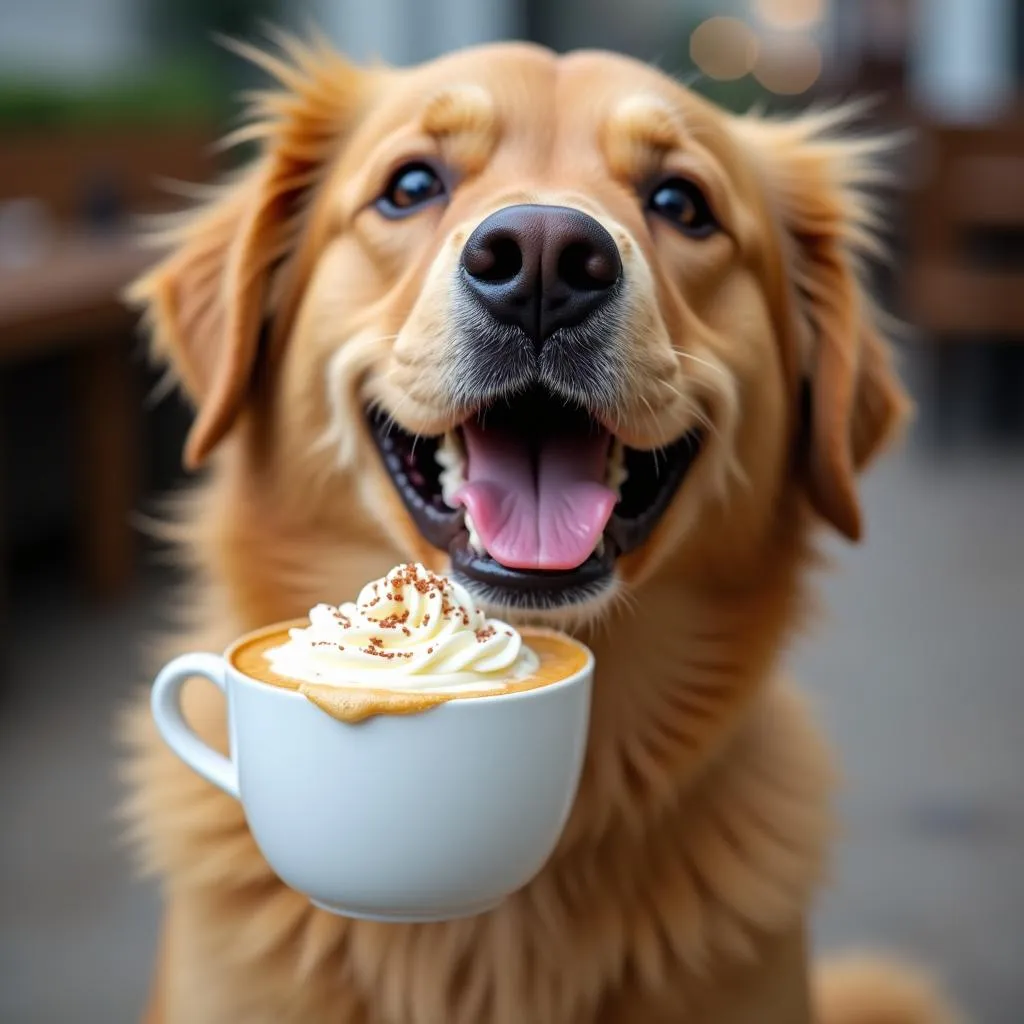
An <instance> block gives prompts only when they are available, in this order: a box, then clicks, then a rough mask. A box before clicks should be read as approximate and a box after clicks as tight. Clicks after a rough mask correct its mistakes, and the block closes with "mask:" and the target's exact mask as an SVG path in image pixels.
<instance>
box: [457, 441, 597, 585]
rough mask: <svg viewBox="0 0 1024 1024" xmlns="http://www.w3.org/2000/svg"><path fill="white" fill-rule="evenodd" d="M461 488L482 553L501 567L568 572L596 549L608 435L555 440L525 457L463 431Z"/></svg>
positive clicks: (524, 450)
mask: <svg viewBox="0 0 1024 1024" xmlns="http://www.w3.org/2000/svg"><path fill="white" fill-rule="evenodd" d="M464 433H465V438H466V448H467V456H468V466H467V470H466V477H467V482H466V483H465V484H464V485H463V486H462V487H460V488H459V490H458V492H457V493H456V494H455V499H454V500H455V502H456V503H457V504H460V505H465V506H466V508H467V509H468V511H469V514H470V515H471V516H472V517H473V522H474V524H475V525H476V530H477V533H478V534H479V535H480V539H481V541H483V545H484V547H485V548H486V549H487V553H488V554H489V555H490V556H491V558H493V559H494V560H495V561H496V562H500V563H501V564H502V565H504V566H506V567H507V568H509V569H575V568H576V567H577V566H578V565H582V564H583V563H584V562H585V561H586V560H587V557H588V556H589V555H590V553H591V552H592V551H593V550H594V547H595V546H596V545H597V542H598V539H599V538H600V536H601V534H602V532H603V531H604V528H605V526H606V525H607V523H608V519H609V518H610V517H611V514H612V509H613V508H614V507H615V501H616V498H615V493H614V492H613V491H611V490H610V489H609V488H607V487H605V486H604V483H603V480H604V473H605V465H606V463H607V459H608V435H607V434H601V435H599V436H597V437H561V438H557V439H555V440H550V441H544V442H542V443H541V445H540V448H539V450H537V451H536V452H535V453H531V450H530V447H529V445H528V444H527V443H526V442H525V441H523V440H520V439H519V438H516V437H513V436H511V435H508V434H502V433H498V432H495V431H490V430H488V431H484V430H481V429H480V428H479V427H478V426H476V425H472V426H471V425H469V424H467V425H466V426H465V427H464Z"/></svg>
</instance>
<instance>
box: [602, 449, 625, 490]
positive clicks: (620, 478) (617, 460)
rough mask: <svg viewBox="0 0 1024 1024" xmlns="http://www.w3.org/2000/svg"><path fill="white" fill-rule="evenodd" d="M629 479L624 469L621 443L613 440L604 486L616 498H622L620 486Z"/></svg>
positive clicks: (623, 450)
mask: <svg viewBox="0 0 1024 1024" xmlns="http://www.w3.org/2000/svg"><path fill="white" fill-rule="evenodd" d="M628 477H629V471H628V470H627V469H626V452H625V449H624V448H623V447H622V442H621V441H620V440H619V439H618V438H615V439H614V440H613V441H612V447H611V451H609V453H608V468H607V471H606V472H605V484H606V485H607V486H608V487H609V488H610V489H611V490H613V491H614V492H615V496H616V497H617V498H621V497H622V485H623V484H624V483H625V482H626V480H627V479H628Z"/></svg>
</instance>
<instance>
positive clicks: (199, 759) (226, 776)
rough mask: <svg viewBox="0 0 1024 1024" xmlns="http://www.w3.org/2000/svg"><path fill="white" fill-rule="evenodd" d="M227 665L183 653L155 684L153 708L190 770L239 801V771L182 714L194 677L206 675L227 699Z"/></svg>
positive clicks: (215, 658)
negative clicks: (189, 681) (187, 688)
mask: <svg viewBox="0 0 1024 1024" xmlns="http://www.w3.org/2000/svg"><path fill="white" fill-rule="evenodd" d="M225 671H226V666H225V664H224V659H223V658H221V657H219V656H218V655H216V654H183V655H181V656H180V657H178V658H175V659H174V660H173V661H171V662H168V664H166V665H165V666H164V667H163V668H162V669H161V670H160V674H159V675H158V676H157V677H156V679H155V680H154V682H153V691H152V694H151V695H150V706H151V707H152V709H153V718H154V720H155V721H156V727H157V729H158V730H159V732H160V735H161V736H162V737H163V738H164V742H165V743H166V744H167V745H168V746H169V747H170V748H171V750H173V751H174V753H175V754H177V755H178V757H180V758H181V759H182V761H184V762H185V764H187V765H188V766H189V768H191V769H192V770H193V771H195V772H198V773H199V774H200V775H202V777H203V778H204V779H206V780H207V781H208V782H212V783H213V784H214V785H215V786H217V787H218V788H219V789H222V790H224V792H225V793H227V794H228V796H233V797H234V798H235V799H236V800H238V799H240V797H239V795H238V769H237V768H236V767H235V764H234V763H233V762H232V761H231V759H230V758H228V757H225V756H224V755H223V754H221V753H220V752H219V751H216V750H214V749H213V747H210V746H208V745H207V744H206V743H204V742H203V741H202V740H201V739H200V738H199V737H198V736H197V735H196V733H195V732H194V731H193V730H192V728H191V727H190V726H189V724H188V722H186V721H185V717H184V715H183V714H182V713H181V688H182V686H184V684H185V681H186V680H187V679H190V678H191V677H192V676H203V678H205V679H209V680H210V682H211V683H213V684H214V685H215V686H217V687H218V688H219V689H220V690H221V692H222V693H224V694H225V696H227V689H226V686H227V681H226V678H225Z"/></svg>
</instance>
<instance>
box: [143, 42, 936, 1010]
mask: <svg viewBox="0 0 1024 1024" xmlns="http://www.w3.org/2000/svg"><path fill="white" fill-rule="evenodd" d="M278 42H279V45H280V52H273V53H271V52H265V51H263V50H258V49H255V48H252V47H250V46H249V45H247V44H238V46H237V48H238V49H239V51H240V52H242V53H243V54H244V55H246V56H247V57H249V58H250V59H252V60H253V61H254V62H255V63H256V64H257V65H259V66H260V67H262V68H264V69H265V70H266V71H268V72H269V73H270V74H271V75H272V76H274V77H275V78H276V79H277V80H278V82H279V84H280V88H275V89H274V90H271V91H267V92H263V93H259V94H257V95H256V97H255V98H254V99H253V101H252V108H251V111H250V114H251V116H250V117H249V119H248V120H247V121H246V122H245V125H244V127H242V128H241V129H239V130H237V131H236V132H235V133H234V134H233V135H232V136H230V137H229V140H228V142H229V143H250V144H255V145H256V146H257V147H258V149H259V155H258V156H257V157H256V158H255V159H254V161H253V162H252V163H251V164H249V165H248V166H247V167H246V168H245V169H244V170H243V171H242V172H241V173H240V174H238V175H237V176H236V177H234V178H233V179H231V180H230V181H228V182H227V183H225V184H224V185H223V186H221V187H220V188H218V189H217V191H216V193H215V194H214V195H212V196H211V197H209V198H208V199H207V200H206V201H205V202H203V203H202V204H201V205H200V206H199V208H198V209H195V210H191V211H188V212H186V213H185V214H183V215H182V216H180V217H179V218H178V219H176V220H175V221H174V222H173V223H172V224H170V225H169V227H168V228H167V229H166V231H165V232H164V233H163V234H162V236H161V238H160V242H161V244H163V245H165V246H166V247H167V251H166V254H165V255H164V256H163V257H162V259H161V261H160V262H158V263H157V264H156V265H155V266H154V268H153V269H152V270H150V271H149V272H148V273H146V274H145V275H144V276H143V277H142V278H141V279H140V280H139V281H137V282H136V283H135V284H134V285H133V286H132V288H131V290H130V292H129V299H130V301H132V302H133V303H135V304H136V305H138V306H139V307H140V308H142V309H143V310H144V311H145V316H146V318H147V320H148V324H149V327H150V329H151V333H152V339H153V350H154V352H155V354H156V356H157V357H158V358H159V359H160V360H161V361H163V362H164V363H166V364H167V365H168V366H169V367H170V369H171V372H173V374H174V376H175V378H176V379H177V380H178V381H180V382H181V384H182V386H183V388H184V389H185V391H186V392H187V394H188V395H189V396H191V398H192V400H193V401H194V403H195V406H196V409H197V413H196V418H195V421H194V424H193V426H192V428H191V432H190V434H189V436H188V439H187V442H186V448H185V460H186V463H187V464H188V465H189V466H191V467H193V468H196V467H199V466H200V465H201V464H203V463H209V470H208V472H207V474H206V476H205V479H204V481H203V483H202V484H201V486H199V487H198V488H197V489H196V490H194V491H193V492H190V494H189V495H188V496H187V497H186V498H184V499H182V508H181V509H179V510H178V512H177V513H176V515H175V517H174V522H173V525H172V526H170V527H169V528H168V529H169V531H170V535H171V536H172V539H174V540H175V541H176V542H177V543H178V544H179V546H180V548H181V550H182V551H183V553H184V556H185V557H186V558H187V559H188V560H189V563H190V565H191V566H192V569H193V577H194V580H195V582H194V583H193V584H192V585H191V586H190V588H189V589H188V591H187V593H186V594H185V596H184V597H183V599H182V602H181V605H182V609H183V611H184V612H185V613H186V614H187V622H186V623H185V624H184V628H183V630H182V632H181V633H179V634H178V635H176V636H175V637H173V638H172V639H171V640H170V641H169V644H168V653H177V652H179V651H181V650H183V649H210V650H221V649H223V648H224V647H225V646H226V645H227V643H228V642H230V641H231V640H232V639H233V638H234V637H236V636H237V635H239V634H241V633H242V632H244V631H247V630H250V629H252V628H256V627H260V626H263V625H266V624H269V623H272V622H275V621H278V620H284V619H290V618H294V617H296V616H301V615H303V614H304V613H305V612H306V611H307V610H308V609H309V608H310V607H311V605H313V604H314V603H316V602H318V601H324V600H329V601H341V600H346V599H349V598H351V597H352V596H353V595H354V594H355V593H356V592H357V591H358V589H359V588H360V587H361V585H362V584H363V583H365V582H366V581H367V580H369V579H373V578H376V577H378V576H380V575H382V574H383V573H384V572H386V571H387V570H388V569H389V568H390V567H391V566H392V565H394V564H396V563H397V562H400V561H420V562H423V563H425V564H426V565H428V566H429V567H430V568H432V569H433V570H435V571H439V572H446V573H451V574H452V575H453V576H454V577H455V578H456V579H458V580H459V582H461V583H462V584H463V585H465V586H466V587H468V588H469V590H470V591H471V592H472V593H473V594H474V595H476V597H477V598H478V599H479V600H480V601H482V602H485V604H486V606H487V607H488V609H489V610H491V611H492V612H494V613H500V614H501V615H502V616H504V617H507V618H508V619H509V620H510V621H525V622H539V623H542V624H551V625H555V626H558V627H560V628H563V629H566V630H569V631H571V632H573V633H574V634H575V635H577V636H579V637H580V638H581V639H583V640H584V641H585V642H586V643H587V644H588V645H590V646H591V647H592V649H593V650H594V651H595V653H596V658H597V666H598V668H597V677H596V682H595V693H594V704H593V712H592V722H591V729H590V737H589V745H588V753H587V757H586V763H585V766H584V772H583V778H582V782H581V787H580V791H579V794H578V797H577V799H576V802H575V805H574V807H573V810H572V813H571V816H570V819H569V822H568V825H567V827H566V829H565V832H564V835H563V836H562V838H561V840H560V843H559V845H558V848H557V850H556V852H555V854H554V855H553V857H552V859H551V860H550V861H549V863H548V864H547V865H546V866H545V867H544V869H543V870H542V872H541V873H540V875H539V876H538V877H537V878H536V879H535V880H534V881H533V882H532V883H530V884H529V885H528V886H527V887H526V888H525V889H524V890H522V891H520V892H518V893H517V894H515V895H513V896H511V897H509V898H508V899H507V900H506V901H505V903H503V904H502V905H501V906H500V907H499V908H498V909H496V910H494V911H492V912H490V913H487V914H483V915H480V916H478V917H474V918H469V919H464V920H456V921H451V922H444V923H438V924H411V925H397V924H390V925H389V924H380V923H374V922H368V921H354V920H348V919H344V918H341V917H336V916H332V915H329V914H326V913H324V912H322V911H320V910H317V909H315V908H314V907H312V906H311V905H310V904H309V903H308V902H307V900H306V899H305V898H304V897H303V896H301V895H300V894H298V893H296V892H294V891H292V890H290V889H288V888H287V887H286V886H285V885H284V884H283V883H281V882H280V881H279V880H278V879H277V878H276V877H275V876H274V875H273V874H272V872H271V871H270V869H269V868H268V866H267V864H266V863H265V862H264V860H263V858H262V857H261V855H260V853H259V851H258V849H257V847H256V845H255V844H254V842H253V839H252V838H251V836H250V834H249V832H248V831H247V828H246V824H245V819H244V816H243V812H242V810H241V808H240V806H239V805H238V804H237V803H235V802H233V801H232V800H231V799H230V798H228V797H226V796H225V795H224V794H222V793H221V792H220V791H218V790H216V789H215V788H214V787H212V786H210V785H208V784H207V783H206V782H204V781H203V780H201V779H200V778H199V777H197V776H196V775H194V774H192V773H191V772H190V771H189V770H188V769H187V768H185V767H184V766H183V765H182V764H181V763H180V762H178V761H177V760H176V759H175V757H174V756H173V755H172V754H170V753H169V752H168V751H167V750H166V749H165V748H164V746H163V744H162V743H161V742H160V740H159V738H158V736H157V734H156V732H155V729H154V726H153V724H152V722H151V719H150V715H149V712H148V706H147V705H146V704H145V702H144V701H143V700H141V699H140V700H139V702H138V704H137V706H135V707H134V708H132V709H131V710H130V711H129V713H128V715H127V719H126V735H127V737H128V741H129V743H130V747H131V751H130V755H129V757H128V759H127V779H128V786H129V796H128V799H127V809H128V814H129V818H130V822H131V831H132V835H133V837H134V839H135V840H136V842H137V844H138V847H139V849H140V851H141V857H142V860H143V863H144V866H145V867H146V868H147V869H148V870H150V871H152V872H153V873H155V874H156V875H157V876H158V877H159V878H160V879H161V882H162V886H163V894H164V901H165V914H164V922H163V928H162V936H161V942H160V952H159V959H158V964H157V969H156V977H155V980H154V986H153V993H152V999H151V1003H150V1006H149V1009H148V1011H147V1017H146V1019H147V1020H149V1021H152V1022H157V1021H159V1022H187V1024H226V1022H231V1024H235V1022H245V1024H259V1022H264V1021H265V1022H273V1024H285V1022H288V1021H292V1022H302V1024H318V1022H328V1021H329V1022H332V1024H338V1022H344V1024H662V1022H664V1024H668V1022H673V1024H675V1022H680V1024H804V1022H810V1021H815V1022H817V1024H949V1022H951V1021H953V1020H954V1016H955V1014H954V1011H953V1009H952V1007H950V1006H947V1005H946V1003H945V1000H944V998H943V996H942V994H941V993H940V991H939V990H938V988H937V987H936V986H933V985H932V984H931V983H930V982H929V981H928V979H926V978H924V977H923V976H922V975H920V974H917V973H915V972H913V971H910V970H907V969H904V968H902V967H900V966H899V965H898V964H895V963H892V962H889V961H886V960H884V959H879V960H871V959H870V958H868V959H863V960H860V959H851V960H847V961H845V962H840V963H838V964H835V965H832V966H826V967H825V968H823V969H821V970H815V971H812V970H811V969H810V968H809V967H808V950H807V938H806V935H807V932H806V920H807V915H808V911H809V908H810V907H811V905H812V900H813V897H814V894H815V891H816V889H817V887H818V885H819V884H820V882H821V881H822V877H823V872H824V871H825V868H826V864H827V860H828V853H829V848H830V844H831V835H832V814H831V794H832V788H833V776H832V768H831V765H830V758H829V751H828V748H827V745H826V744H825V742H824V741H823V740H822V738H821V736H820V735H819V731H818V729H817V727H816V725H815V723H814V721H813V719H812V716H811V715H810V714H809V713H808V711H807V709H806V708H805V706H804V704H803V703H802V701H801V699H800V697H799V695H798V693H797V691H796V690H795V689H794V687H793V686H792V685H791V684H790V683H789V682H788V681H787V679H786V678H785V675H784V673H783V672H782V670H781V668H780V665H779V662H780V652H781V651H782V650H783V648H784V646H785V644H786V642H787V641H788V640H789V639H790V638H791V637H792V636H793V634H794V633H795V632H796V631H797V630H799V629H801V628H803V627H804V626H805V625H806V622H807V617H808V613H809V612H810V611H811V610H812V609H813V596H812V593H811V589H810V580H809V576H810V575H811V573H812V571H813V570H814V568H815V566H816V565H817V564H818V557H817V554H816V542H817V540H818V538H819V536H820V534H821V533H822V531H825V530H833V531H838V532H839V533H840V534H841V535H843V536H844V537H846V538H848V539H849V540H851V541H855V540H858V539H859V538H860V536H861V533H862V517H861V511H860V507H859V505H858V498H857V484H856V479H857V476H858V474H859V472H860V471H861V470H862V469H863V468H864V467H865V466H866V465H867V464H868V463H869V462H870V461H871V460H872V459H873V458H874V457H875V456H876V455H877V454H878V453H879V452H881V451H882V449H883V448H884V447H885V445H886V444H887V443H888V442H889V441H890V440H892V439H893V438H894V437H896V436H898V433H899V429H900V427H901V425H902V423H903V422H904V420H905V418H906V416H907V413H908V409H909V405H908V400H907V397H906V395H905V394H904V392H903V390H902V389H901V387H900V384H899V382H898V380H897V377H896V375H895V373H894V370H893V366H892V361H891V357H890V347H889V344H888V341H887V339H886V337H885V332H884V322H883V320H882V318H881V316H880V315H879V314H878V312H877V311H876V310H875V308H874V307H873V305H872V302H871V300H870V298H869V295H868V292H867V290H866V289H865V287H864V285H863V283H862V282H863V278H864V263H865V259H866V258H867V257H870V256H871V255H872V254H873V253H876V252H877V251H878V243H877V241H876V231H875V228H876V222H877V214H876V213H875V212H873V211H874V206H873V201H872V195H873V194H874V189H875V187H876V186H877V185H878V184H879V183H880V181H881V180H882V179H883V178H884V176H885V171H884V158H885V155H886V144H885V143H884V141H878V140H874V139H871V138H865V137H864V136H854V135H853V134H852V133H850V132H849V131H847V125H848V121H849V117H848V112H844V111H826V112H818V113H813V114H805V115H802V116H798V117H795V118H793V119H789V120H772V119H768V118H766V117H763V116H760V115H748V116H739V115H733V114H730V113H726V112H724V111H722V110H720V109H718V108H716V107H715V106H713V105H711V104H710V103H708V102H707V101H705V100H704V99H702V98H700V97H699V96H697V95H695V94H694V93H692V92H691V91H689V90H688V89H686V88H684V87H683V86H682V85H680V84H679V83H677V82H676V81H674V80H672V79H670V78H669V77H667V76H666V75H664V74H662V73H661V72H659V71H657V70H655V69H653V68H650V67H647V66H645V65H643V64H641V63H638V62H636V61H634V60H631V59H627V58H625V57H621V56H616V55H613V54H610V53H604V52H576V53H572V54H569V55H566V56H556V55H555V54H553V53H552V52H550V51H548V50H546V49H543V48H540V47H536V46H532V45H527V44H502V45H494V46H487V47H482V48H475V49H468V50H465V51H461V52H458V53H455V54H453V55H450V56H446V57H444V58H441V59H439V60H436V61H433V62H430V63H426V64H424V65H422V66H418V67H413V68H408V69H392V68H388V67H383V66H374V67H370V68H357V67H354V66H352V65H351V64H349V63H348V62H346V61H345V60H344V59H342V58H341V57H340V56H338V55H336V54H335V53H333V52H332V51H331V50H330V48H329V47H328V46H326V45H325V44H324V43H323V42H322V41H318V40H314V41H313V42H300V41H297V40H294V39H292V38H290V37H284V36H282V37H281V38H280V39H279V40H278ZM441 448H446V450H447V451H448V452H449V453H451V452H455V458H456V459H461V464H460V470H461V471H462V472H463V473H464V474H466V476H467V479H468V480H470V481H473V480H474V479H475V478H478V482H480V483H481V486H478V487H476V488H475V489H470V490H473V491H474V493H475V495H476V500H474V501H469V500H468V499H467V503H466V505H465V507H455V506H453V505H451V504H449V502H448V501H446V500H445V499H446V497H448V495H447V494H446V493H442V491H443V487H442V482H441V480H440V477H439V468H438V464H437V455H438V452H439V451H440V450H441ZM485 470H486V472H485ZM484 477H486V479H484ZM185 711H186V715H187V717H188V718H189V720H190V722H191V723H192V724H193V726H194V728H195V729H196V730H197V732H199V734H200V735H201V736H202V737H203V738H204V739H206V740H207V741H208V742H210V743H212V744H214V745H216V746H219V747H220V748H221V749H224V748H225V747H226V743H227V739H226V726H225V708H224V704H223V700H222V695H221V694H220V693H219V692H217V691H215V690H214V689H213V687H212V686H210V685H209V684H206V683H203V682H202V681H200V680H196V681H194V683H193V684H190V686H189V688H187V689H186V695H185ZM339 785H344V780H339ZM496 798H498V799H500V787H499V790H498V792H497V794H496Z"/></svg>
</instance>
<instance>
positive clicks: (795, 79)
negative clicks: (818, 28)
mask: <svg viewBox="0 0 1024 1024" xmlns="http://www.w3.org/2000/svg"><path fill="white" fill-rule="evenodd" d="M820 74H821V50H820V49H819V48H818V45H817V44H816V43H815V42H814V40H813V39H811V38H810V37H809V36H805V35H792V36H790V35H786V36H782V37H779V38H773V39H771V40H769V41H765V42H762V44H761V46H760V47H758V53H757V61H756V63H755V65H754V77H755V78H756V79H757V80H758V81H759V82H760V83H761V85H763V86H764V87H765V88H766V89H768V90H769V92H773V93H775V94H777V95H779V96H796V95H798V94H799V93H802V92H806V91H807V90H808V89H809V88H810V87H811V86H812V85H814V83H815V82H816V81H817V80H818V77H819V75H820Z"/></svg>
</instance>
